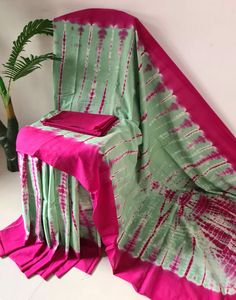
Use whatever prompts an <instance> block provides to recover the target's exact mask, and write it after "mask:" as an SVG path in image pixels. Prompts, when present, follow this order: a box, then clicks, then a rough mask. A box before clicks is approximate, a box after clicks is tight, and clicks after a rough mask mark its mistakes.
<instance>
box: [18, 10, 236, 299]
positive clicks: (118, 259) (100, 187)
mask: <svg viewBox="0 0 236 300" xmlns="http://www.w3.org/2000/svg"><path fill="white" fill-rule="evenodd" d="M59 20H70V22H78V20H79V21H80V23H97V24H99V25H103V26H105V25H114V26H115V25H116V26H119V27H127V26H132V25H134V26H135V27H136V28H137V30H138V32H141V34H140V36H141V38H142V40H141V43H142V44H143V45H144V47H145V49H146V51H147V52H149V53H150V57H151V59H152V62H153V63H154V64H155V66H156V67H157V68H158V69H159V70H160V72H161V73H162V74H163V80H164V84H165V85H166V86H168V87H169V88H170V89H172V90H173V93H174V94H175V95H176V96H177V98H178V101H179V102H180V103H181V104H182V105H183V106H184V107H186V109H187V111H188V112H189V113H190V114H191V117H192V120H193V121H195V122H196V123H197V124H198V125H199V126H200V127H201V129H202V130H203V131H204V133H205V134H206V136H207V137H208V138H209V140H211V141H212V142H213V144H214V145H215V146H216V147H217V148H218V149H219V151H220V152H221V153H222V154H223V155H224V156H225V157H226V158H227V159H228V160H229V161H230V163H231V164H232V165H233V166H234V168H236V154H235V152H234V149H235V146H236V142H235V137H234V136H233V135H232V133H231V132H230V131H229V130H228V129H227V127H226V126H225V125H224V124H223V122H222V121H221V120H220V119H219V117H218V116H217V115H216V114H215V113H214V111H213V110H212V109H211V108H210V106H209V105H208V104H207V103H206V102H205V100H204V99H203V98H202V97H201V95H200V94H199V93H198V92H197V91H196V89H195V88H194V87H193V86H192V85H191V83H190V82H189V81H188V79H187V78H186V77H185V76H184V75H183V73H182V72H181V71H180V70H179V69H178V67H177V66H176V65H175V64H174V63H173V62H172V60H171V59H170V58H169V57H168V55H167V54H166V53H165V52H164V51H163V49H162V48H161V47H160V45H159V44H158V43H157V42H156V41H155V40H154V38H153V37H152V36H151V35H150V34H149V33H148V31H147V30H146V29H145V28H144V27H143V25H142V24H141V23H140V22H139V21H138V20H137V19H136V18H134V17H132V16H129V15H127V14H125V13H123V12H119V11H114V10H110V9H88V10H83V11H79V12H77V13H71V14H67V15H65V16H62V17H59V18H56V19H55V21H59ZM199 112H201V113H199ZM215 128H217V133H216V130H215ZM23 130H24V129H23ZM25 134H27V140H28V141H30V140H32V141H34V142H32V143H31V144H30V143H27V146H26V145H25V143H24V141H22V140H20V139H18V144H17V148H18V151H20V152H23V153H27V154H29V155H34V156H36V157H38V158H40V159H42V160H43V161H45V162H46V163H48V164H50V165H52V166H53V167H55V168H58V169H60V170H63V171H65V172H67V173H69V174H70V175H73V176H75V177H76V178H77V179H78V180H79V181H80V182H81V184H82V185H83V186H84V187H85V188H86V189H87V190H88V191H89V192H90V193H91V195H92V198H93V201H94V222H95V225H96V226H97V229H98V231H99V234H100V235H101V237H102V240H103V243H104V245H105V246H106V253H107V255H108V257H109V260H110V263H111V265H112V268H113V272H114V274H115V275H117V276H119V277H121V278H123V279H125V280H127V281H129V282H130V283H132V285H133V286H134V288H135V289H136V290H137V291H138V292H139V293H140V294H143V295H146V296H148V297H149V298H151V299H153V300H163V299H166V300H167V299H168V300H172V299H173V300H174V299H178V300H197V299H199V300H200V299H201V300H203V299H209V300H220V299H222V300H223V299H224V300H234V299H236V295H233V296H229V295H222V294H221V293H216V292H213V291H210V290H207V289H205V288H203V287H202V286H197V285H195V284H193V283H191V282H189V281H188V280H187V279H185V278H180V277H178V276H177V275H175V274H174V273H172V272H170V271H167V270H164V269H162V268H161V267H158V266H156V265H153V264H151V263H149V262H144V261H141V260H140V259H138V258H133V257H131V256H130V255H129V254H128V253H126V252H123V251H121V250H119V249H118V248H117V245H116V239H117V236H118V223H117V216H116V208H115V200H114V195H113V190H112V183H111V181H110V179H109V180H108V178H110V172H109V167H108V166H107V164H106V163H105V162H104V161H103V159H102V156H101V155H100V154H98V151H97V147H95V146H91V145H85V144H84V143H82V142H80V143H79V146H78V142H76V141H74V140H73V139H71V141H70V143H68V138H64V137H63V136H58V137H57V139H56V140H55V139H54V143H55V144H54V145H53V146H54V147H57V146H58V145H60V148H63V147H61V146H63V144H65V143H66V147H65V148H67V149H68V147H69V148H71V147H73V145H74V143H77V149H78V148H79V149H80V153H81V151H82V152H83V153H84V155H86V156H87V155H90V160H91V155H92V157H93V162H92V163H93V169H95V168H96V169H97V170H100V172H103V176H99V173H98V174H96V176H92V177H91V178H90V182H88V181H87V179H86V178H87V175H88V174H86V176H85V169H84V165H83V157H82V159H80V160H79V162H78V164H79V165H78V164H76V165H75V163H74V161H73V163H72V160H71V162H70V163H68V164H66V165H62V164H61V163H60V161H59V160H55V158H54V157H52V156H51V155H50V153H51V151H49V152H47V151H45V149H44V151H42V152H41V151H37V149H38V146H39V144H40V143H41V142H43V143H44V142H45V141H46V140H47V141H48V139H50V137H52V135H54V133H51V132H45V131H42V130H40V129H37V128H34V127H28V128H27V132H25ZM35 134H37V136H38V137H39V138H37V139H35V138H34V137H35ZM24 137H26V135H24ZM222 137H223V138H222ZM68 145H70V146H68ZM85 146H86V151H83V149H84V150H85ZM47 147H48V150H49V149H50V147H51V145H50V143H49V144H48V143H47ZM88 147H90V148H89V150H90V151H88ZM74 149H75V148H74ZM68 151H70V149H68ZM85 161H86V160H85ZM87 171H88V170H86V172H87ZM104 175H106V176H104ZM104 209H106V216H107V218H103V212H104Z"/></svg>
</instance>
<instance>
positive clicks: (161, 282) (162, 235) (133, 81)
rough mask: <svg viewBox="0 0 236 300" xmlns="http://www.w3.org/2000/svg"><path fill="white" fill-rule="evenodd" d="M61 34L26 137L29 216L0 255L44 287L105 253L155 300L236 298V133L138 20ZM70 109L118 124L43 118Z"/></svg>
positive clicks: (90, 13) (25, 208)
mask: <svg viewBox="0 0 236 300" xmlns="http://www.w3.org/2000/svg"><path fill="white" fill-rule="evenodd" d="M54 30H55V32H54V53H55V54H56V55H58V56H60V57H61V61H60V62H58V61H55V62H54V69H53V78H54V100H55V110H53V111H51V112H50V113H49V114H47V115H46V116H44V117H43V118H42V119H41V120H40V121H37V122H35V123H34V124H32V125H30V126H26V127H24V128H22V129H21V130H20V132H19V135H18V139H17V151H18V155H19V168H20V177H21V188H22V216H20V217H19V218H18V219H17V220H16V221H15V222H13V223H12V224H10V225H9V226H8V227H7V228H5V229H3V230H2V231H0V256H2V257H3V256H9V257H10V258H11V259H13V260H14V261H15V262H16V264H17V265H18V266H19V268H20V269H21V271H22V272H24V273H25V274H26V276H27V277H31V276H33V275H36V274H38V275H40V276H42V277H43V278H44V279H48V278H49V277H51V276H53V275H56V276H58V277H61V276H63V275H64V274H65V273H66V272H68V271H69V270H70V269H71V268H72V267H76V268H78V269H80V270H83V271H85V272H87V273H92V271H93V270H94V268H95V266H96V265H97V264H98V262H99V260H100V258H101V254H102V251H103V250H105V253H106V255H107V256H108V258H109V261H110V263H111V266H112V269H113V273H114V274H115V275H116V276H119V277H120V278H122V279H124V280H126V281H128V282H130V283H131V284H132V285H133V286H134V288H135V290H136V291H137V292H138V293H140V294H143V295H145V296H147V297H148V298H150V299H153V300H163V299H165V300H174V299H177V300H196V299H201V300H202V299H209V300H234V299H236V154H235V146H236V140H235V137H234V136H233V135H232V133H231V132H230V131H229V130H228V128H227V127H226V126H225V125H224V124H223V122H222V121H221V120H220V119H219V117H218V116H217V115H216V114H215V112H214V111H213V110H212V108H210V107H209V105H208V104H207V103H206V101H205V100H204V99H203V98H202V96H201V95H200V94H199V93H198V92H197V90H196V89H195V88H194V87H193V86H192V84H191V83H190V82H189V80H188V79H187V78H186V77H185V76H184V74H183V73H182V72H181V71H180V70H179V69H178V67H177V66H176V65H175V64H174V62H173V61H172V60H171V59H170V58H169V57H168V55H167V54H166V53H165V51H164V50H163V49H162V48H161V47H160V45H159V44H158V43H157V42H156V40H155V39H154V38H153V37H152V36H151V34H150V33H149V32H148V31H147V29H146V28H145V27H144V26H143V25H142V24H141V22H140V21H139V20H138V19H137V18H135V17H133V16H131V15H128V14H126V13H124V12H120V11H116V10H110V9H88V10H82V11H77V12H73V13H69V14H67V15H64V16H62V17H58V18H56V19H55V20H54ZM65 110H66V111H77V112H83V113H92V114H101V115H106V114H107V115H114V116H116V117H117V118H118V122H116V123H115V124H114V126H112V128H111V129H110V130H109V131H108V132H107V134H105V135H103V136H92V135H89V134H84V133H80V132H73V131H70V130H66V129H61V128H53V127H50V126H47V125H46V124H45V125H44V124H43V120H45V119H48V118H51V117H53V116H55V115H57V114H58V113H59V112H60V111H65Z"/></svg>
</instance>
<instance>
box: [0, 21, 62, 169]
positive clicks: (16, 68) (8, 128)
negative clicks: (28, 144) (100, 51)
mask: <svg viewBox="0 0 236 300" xmlns="http://www.w3.org/2000/svg"><path fill="white" fill-rule="evenodd" d="M37 34H43V35H50V36H52V35H53V23H52V21H50V20H47V19H37V20H35V21H31V22H29V23H28V24H27V25H26V26H25V27H24V28H23V30H22V32H21V33H20V34H19V36H18V37H17V39H16V41H14V42H13V46H12V50H11V54H10V56H9V59H8V61H7V62H6V63H5V64H3V71H2V74H3V76H4V77H5V80H3V78H2V77H1V76H0V96H1V98H2V101H3V105H4V108H5V113H6V118H7V124H4V123H3V122H2V121H1V120H0V145H1V146H2V147H3V149H4V152H5V156H6V161H7V168H8V170H9V171H12V172H14V171H17V170H18V160H17V153H16V137H17V133H18V121H17V118H16V115H15V112H14V109H13V105H12V100H11V90H12V85H13V83H14V82H15V81H16V80H18V79H20V78H22V77H24V76H26V75H28V74H30V73H31V72H33V71H34V70H36V69H39V68H41V63H42V62H43V61H45V60H48V59H52V60H54V59H57V60H58V59H59V58H57V57H56V56H55V55H54V54H53V53H51V52H50V53H46V54H42V55H32V54H31V55H29V56H27V57H25V56H22V52H23V51H24V48H25V46H26V45H27V43H29V42H30V39H31V38H32V37H33V36H35V35H37ZM6 79H7V80H6Z"/></svg>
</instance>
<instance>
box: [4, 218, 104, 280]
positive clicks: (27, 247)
mask: <svg viewBox="0 0 236 300" xmlns="http://www.w3.org/2000/svg"><path fill="white" fill-rule="evenodd" d="M3 245H4V246H3ZM0 256H1V257H4V256H9V257H10V258H11V259H12V260H13V261H14V262H15V263H16V264H17V265H18V267H19V268H20V270H21V271H22V272H24V273H25V275H26V276H27V277H28V278H30V277H32V276H33V275H36V274H38V275H41V276H42V277H43V278H44V279H45V280H46V279H48V278H49V277H51V276H52V275H54V274H55V275H56V276H57V277H59V278H60V277H62V276H63V275H64V274H65V273H67V272H68V271H69V270H70V269H71V268H72V267H76V268H78V269H80V270H82V271H84V272H86V273H88V274H91V272H92V271H93V270H94V268H95V267H96V265H97V263H98V262H99V260H100V259H101V249H99V248H98V247H97V245H95V243H93V242H91V241H87V240H85V239H82V240H81V253H80V254H76V253H74V251H72V249H70V251H69V253H66V252H65V251H64V249H63V248H62V247H59V246H58V247H56V248H54V249H53V248H49V247H48V246H47V245H46V244H45V243H44V242H41V241H39V240H35V239H34V238H32V237H29V239H27V237H26V233H25V229H24V221H23V218H22V217H19V218H18V219H17V220H16V221H15V222H13V223H12V224H10V225H9V226H8V227H6V228H5V229H3V230H1V231H0Z"/></svg>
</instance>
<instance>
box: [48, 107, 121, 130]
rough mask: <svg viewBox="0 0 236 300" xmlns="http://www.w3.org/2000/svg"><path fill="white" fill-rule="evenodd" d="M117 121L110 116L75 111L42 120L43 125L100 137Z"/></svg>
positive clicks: (60, 113) (64, 112) (63, 112)
mask: <svg viewBox="0 0 236 300" xmlns="http://www.w3.org/2000/svg"><path fill="white" fill-rule="evenodd" d="M116 121H117V117H115V116H111V115H99V114H90V113H82V112H75V111H61V112H59V113H58V114H56V115H55V116H52V117H51V118H47V119H44V120H43V121H42V123H43V125H46V126H52V127H56V128H61V129H65V130H70V131H74V132H80V133H84V134H89V135H94V136H102V135H105V134H106V133H107V132H108V130H109V129H111V127H112V126H113V125H114V123H115V122H116Z"/></svg>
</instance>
